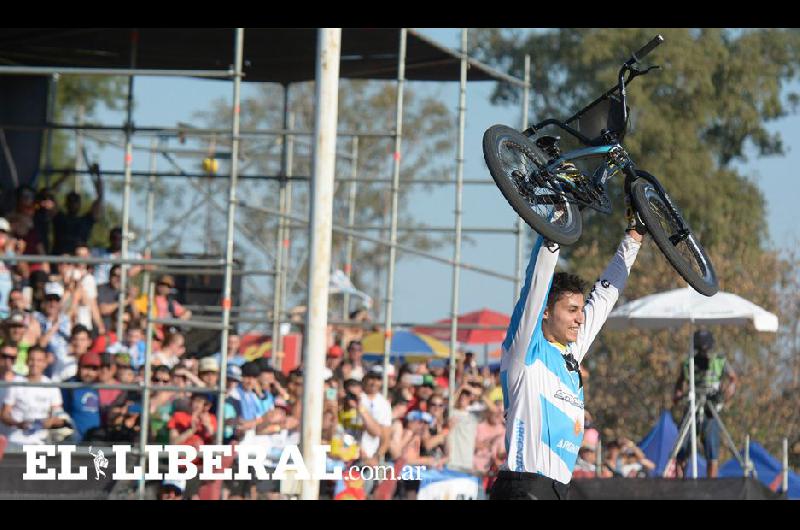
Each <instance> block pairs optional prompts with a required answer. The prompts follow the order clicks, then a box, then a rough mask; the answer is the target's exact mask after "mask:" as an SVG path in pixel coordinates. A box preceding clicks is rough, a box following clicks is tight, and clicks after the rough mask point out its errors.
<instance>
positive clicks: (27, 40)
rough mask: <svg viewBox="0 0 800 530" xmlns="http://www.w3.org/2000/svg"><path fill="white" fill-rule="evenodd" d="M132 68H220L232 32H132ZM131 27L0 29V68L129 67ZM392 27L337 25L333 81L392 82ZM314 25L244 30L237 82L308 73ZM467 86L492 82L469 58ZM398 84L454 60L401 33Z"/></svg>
mask: <svg viewBox="0 0 800 530" xmlns="http://www.w3.org/2000/svg"><path fill="white" fill-rule="evenodd" d="M136 31H137V34H138V45H137V51H136V68H142V69H166V70H225V69H227V68H229V67H230V65H232V64H233V51H234V30H233V29H232V28H139V29H137V30H136ZM132 33H133V32H132V30H131V28H2V29H0V64H4V65H9V66H14V65H16V66H23V65H24V66H62V67H90V68H129V67H130V66H131V42H132ZM399 44H400V28H344V29H343V30H342V50H341V64H340V77H342V78H350V79H387V80H388V79H396V78H397V62H398V51H399ZM316 47H317V30H316V29H315V28H246V29H245V31H244V66H243V70H244V73H245V77H244V80H245V81H259V82H275V83H284V84H285V83H295V82H299V81H310V80H313V79H314V77H315V75H316V58H317V57H316V56H317V49H316ZM470 65H471V66H470V68H469V69H468V72H467V78H468V80H470V81H481V80H491V79H496V77H495V76H494V75H493V72H492V71H491V70H490V69H488V68H487V67H485V66H483V65H481V64H479V63H478V62H477V61H470ZM405 76H406V79H409V80H419V81H457V80H459V78H460V60H459V58H458V56H457V55H456V54H454V53H453V52H451V51H449V50H448V49H447V48H445V47H442V46H441V45H439V44H436V43H435V42H433V41H431V40H429V39H427V38H425V37H424V36H422V35H420V34H418V33H416V32H414V31H413V30H409V31H408V40H407V52H406V71H405Z"/></svg>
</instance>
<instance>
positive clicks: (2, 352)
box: [0, 346, 17, 373]
mask: <svg viewBox="0 0 800 530" xmlns="http://www.w3.org/2000/svg"><path fill="white" fill-rule="evenodd" d="M15 362H17V349H16V348H14V347H12V346H3V347H1V348H0V373H5V372H8V371H10V370H11V367H13V366H14V363H15Z"/></svg>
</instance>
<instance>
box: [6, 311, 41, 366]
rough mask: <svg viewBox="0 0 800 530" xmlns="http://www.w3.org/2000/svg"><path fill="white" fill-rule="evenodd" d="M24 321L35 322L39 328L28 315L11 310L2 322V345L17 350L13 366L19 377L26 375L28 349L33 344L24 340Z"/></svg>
mask: <svg viewBox="0 0 800 530" xmlns="http://www.w3.org/2000/svg"><path fill="white" fill-rule="evenodd" d="M26 319H28V320H29V321H30V322H35V323H36V326H39V322H38V321H36V320H35V319H33V318H32V317H31V316H30V315H26V314H25V313H23V312H22V311H19V310H16V309H15V310H12V311H11V313H10V314H9V315H8V318H6V319H5V320H4V321H3V342H2V344H3V345H8V346H13V347H15V348H16V349H17V362H16V364H15V365H14V368H15V370H16V371H17V372H18V373H19V374H21V375H27V373H28V363H27V360H28V349H29V348H30V347H31V346H33V345H34V344H35V342H33V343H31V342H28V340H27V339H26V338H25V335H26V332H27V327H26V323H25V322H26Z"/></svg>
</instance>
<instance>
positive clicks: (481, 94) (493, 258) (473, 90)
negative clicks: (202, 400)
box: [84, 28, 800, 323]
mask: <svg viewBox="0 0 800 530" xmlns="http://www.w3.org/2000/svg"><path fill="white" fill-rule="evenodd" d="M420 31H421V32H422V33H423V34H425V35H427V36H429V37H431V38H433V39H435V40H436V41H438V42H440V43H441V44H443V45H445V46H448V47H451V48H458V47H459V46H460V29H456V28H444V29H421V30H420ZM245 39H246V35H245ZM532 67H533V68H535V61H534V64H533V65H532ZM408 84H409V86H410V87H412V88H413V89H415V90H416V89H420V90H426V91H430V92H431V93H434V94H437V96H438V97H441V101H443V102H445V103H446V104H449V105H450V107H451V110H452V112H453V115H454V116H457V106H458V83H457V82H452V83H421V82H413V83H408ZM789 88H792V89H793V90H795V91H798V90H800V86H797V85H793V86H791V87H789ZM493 89H494V83H493V82H471V83H468V85H467V94H466V98H467V101H466V109H467V110H466V129H465V149H464V152H465V162H464V178H465V179H477V178H481V179H486V180H487V182H490V181H491V177H490V176H489V174H488V170H487V169H486V167H485V163H484V161H483V153H482V149H481V138H482V136H483V132H484V131H485V130H486V129H487V128H488V127H490V126H491V125H493V124H496V123H503V124H507V125H510V126H514V127H519V126H520V123H521V109H520V108H519V107H518V106H513V107H508V106H503V107H500V106H493V105H492V104H491V103H490V97H491V93H492V91H493ZM252 90H253V87H252V86H248V84H247V83H245V84H243V91H242V96H243V97H246V96H247V95H248V94H249V93H250V92H251V91H252ZM231 94H232V84H231V83H226V82H220V81H214V80H198V79H183V78H157V77H140V78H136V80H135V84H134V96H135V100H136V108H135V112H134V122H135V123H136V124H137V125H139V126H141V125H148V126H150V125H162V126H174V125H175V124H176V123H177V122H179V121H180V122H192V115H193V114H194V113H195V112H197V111H200V110H204V109H206V108H208V106H209V103H210V102H211V101H213V100H215V99H218V98H224V99H226V100H227V101H230V98H231ZM536 110H537V109H535V108H532V109H531V110H530V119H531V120H534V119H543V118H544V116H539V115H538V114H537V112H536ZM97 118H98V121H100V122H102V123H107V124H115V123H120V122H121V121H122V120H123V119H124V116H123V114H121V113H120V112H113V111H108V110H102V111H100V112H99V113H98V114H97ZM454 123H457V122H454ZM769 129H770V130H771V131H776V130H777V131H780V132H781V134H782V135H783V140H784V144H785V146H786V149H787V151H788V153H787V155H786V156H785V157H769V158H755V157H750V160H749V161H748V162H747V163H745V164H740V165H739V169H740V171H741V172H742V173H743V174H745V175H747V176H748V177H749V178H751V179H753V181H754V182H756V183H757V185H758V186H759V188H760V189H761V190H762V192H763V194H764V196H765V198H766V201H767V212H768V213H767V221H768V223H769V233H770V237H771V242H770V245H771V246H772V247H774V248H783V249H788V248H794V247H795V246H796V243H797V242H798V241H800V237H798V236H800V227H798V223H797V222H796V215H794V209H795V208H796V205H797V204H798V203H800V185H798V183H797V182H796V181H795V171H796V170H795V168H797V167H799V166H800V116H797V115H793V116H789V117H786V118H783V119H781V120H778V121H775V122H773V123H772V124H770V125H769ZM148 142H149V140H148V139H143V138H141V139H137V141H136V143H137V144H140V145H146V144H147V143H148ZM90 152H91V153H92V154H91V155H90V156H95V153H96V154H98V156H100V160H101V165H102V166H103V167H104V168H108V169H121V168H122V151H121V150H119V149H109V148H107V149H104V150H102V151H100V150H98V149H93V150H92V151H90ZM455 158H456V145H453V150H452V160H453V172H454V173H455ZM148 164H149V155H148V154H147V153H142V152H137V153H135V154H134V161H133V167H134V169H135V170H136V169H141V170H145V169H147V167H148ZM159 169H161V170H168V169H170V168H168V167H167V165H166V164H165V163H163V162H161V163H160V164H159ZM646 169H647V170H648V171H650V172H652V173H654V174H656V175H657V174H658V169H657V168H646ZM401 171H402V169H401ZM84 185H88V181H86V184H84ZM139 199H142V197H139ZM110 200H111V201H118V204H117V205H118V206H119V204H120V203H121V199H120V198H119V197H112V198H111V199H110ZM225 201H226V197H220V198H219V199H218V201H217V202H218V203H219V204H222V205H224V204H225ZM410 202H411V204H412V206H411V208H410V211H411V212H412V213H413V215H414V217H415V219H416V220H417V221H419V222H421V223H425V224H427V225H429V226H453V223H454V210H455V186H442V187H437V188H435V189H434V190H433V191H428V190H426V191H421V190H420V191H415V192H414V193H413V195H412V197H411V199H410ZM462 210H463V216H462V226H463V227H465V228H466V227H503V228H513V227H514V226H515V223H516V217H517V216H516V214H515V213H514V212H513V210H511V208H510V207H509V206H508V204H507V203H506V201H505V199H503V197H502V195H501V194H500V191H499V190H498V189H497V188H496V187H495V186H494V185H491V184H490V185H471V186H470V185H468V186H465V187H464V192H463V205H462ZM133 215H134V219H137V220H138V222H140V223H142V224H143V222H144V221H143V215H142V211H141V208H137V207H134V211H133ZM387 224H388V221H387ZM525 230H526V231H529V230H530V229H529V228H527V226H526V227H525ZM471 237H472V238H473V239H474V243H467V242H464V243H463V244H462V249H461V253H462V261H463V262H464V263H469V264H472V265H478V266H481V267H485V268H489V269H492V270H496V271H498V272H502V273H505V274H508V275H513V274H514V272H515V255H516V240H515V237H514V235H513V234H508V235H506V234H471ZM238 241H239V240H238V239H237V243H238ZM195 250H197V249H195ZM435 253H436V254H438V255H440V256H443V257H447V258H452V256H453V248H452V245H445V246H444V247H443V248H441V249H438V250H437V251H436V252H435ZM525 261H526V262H527V254H526V255H525ZM262 265H263V267H261V266H262ZM524 265H525V263H523V266H524ZM248 267H249V268H250V267H260V268H269V267H270V265H269V264H267V263H262V264H256V263H248ZM452 274H453V268H452V266H449V265H446V264H443V263H439V262H434V261H431V260H427V259H424V258H417V257H407V258H405V259H402V260H401V261H399V263H398V266H397V270H396V276H395V287H394V292H395V302H394V310H393V320H394V322H420V323H423V322H431V321H435V320H438V319H441V318H447V317H449V315H450V308H451V285H452ZM357 287H360V286H357ZM515 296H516V293H514V292H513V283H512V282H510V281H507V280H502V279H497V278H493V277H490V276H486V275H483V274H480V273H476V272H472V271H468V270H462V271H461V288H460V290H459V307H458V312H459V313H463V312H468V311H474V310H477V309H480V308H484V307H486V308H489V309H492V310H495V311H501V312H504V313H509V314H510V313H511V311H512V310H513V302H514V299H515ZM376 303H378V304H380V305H381V306H382V305H383V303H382V301H380V302H378V301H376Z"/></svg>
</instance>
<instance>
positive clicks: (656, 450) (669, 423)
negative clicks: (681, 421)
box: [639, 410, 706, 477]
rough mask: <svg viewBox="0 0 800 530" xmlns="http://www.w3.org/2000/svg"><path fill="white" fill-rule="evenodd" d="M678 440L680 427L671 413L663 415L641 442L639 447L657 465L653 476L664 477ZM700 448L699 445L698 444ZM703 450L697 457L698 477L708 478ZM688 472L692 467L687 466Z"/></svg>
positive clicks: (665, 412) (666, 412) (667, 412)
mask: <svg viewBox="0 0 800 530" xmlns="http://www.w3.org/2000/svg"><path fill="white" fill-rule="evenodd" d="M677 439H678V426H677V425H675V421H674V420H673V419H672V414H670V413H669V411H666V410H665V411H664V412H662V413H661V417H660V418H658V422H657V423H656V425H655V426H654V427H653V428H652V429H651V430H650V432H649V433H647V435H646V436H645V437H644V439H642V441H641V442H639V447H640V448H641V449H642V451H643V452H644V454H645V456H647V458H648V459H650V460H652V461H653V463H654V464H655V465H656V469H655V471H654V472H653V473H651V476H658V477H660V476H662V475H663V474H664V468H665V467H666V466H667V461H668V460H669V453H670V451H671V450H672V446H673V445H675V441H676V440H677ZM698 446H699V443H698ZM700 450H701V448H700V447H698V455H697V476H698V477H705V476H706V460H705V458H703V457H702V456H701V455H700V454H699V453H700ZM687 471H688V472H689V473H691V465H689V466H687Z"/></svg>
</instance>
